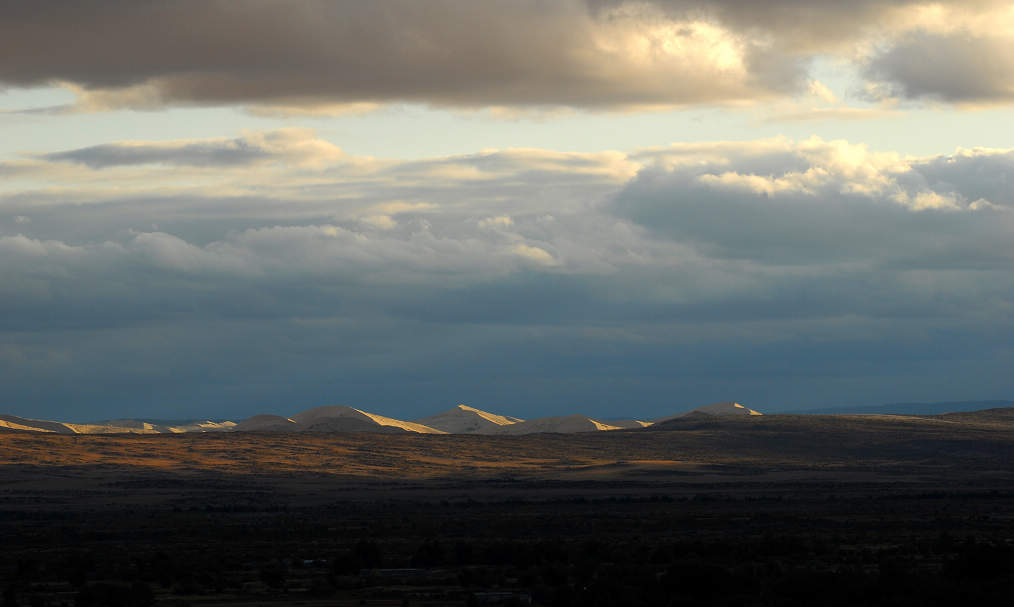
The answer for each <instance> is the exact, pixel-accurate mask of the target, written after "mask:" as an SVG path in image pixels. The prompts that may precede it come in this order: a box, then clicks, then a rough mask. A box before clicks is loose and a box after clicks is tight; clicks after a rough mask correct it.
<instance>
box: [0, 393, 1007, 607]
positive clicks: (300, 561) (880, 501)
mask: <svg viewBox="0 0 1014 607" xmlns="http://www.w3.org/2000/svg"><path fill="white" fill-rule="evenodd" d="M0 537H2V538H3V540H4V541H3V548H4V549H3V551H0V589H3V590H4V593H5V594H4V601H7V602H5V603H3V604H4V605H5V606H6V605H62V604H67V605H151V604H162V605H187V604H189V605H209V606H210V605H290V604H303V605H345V604H347V605H353V604H355V605H360V604H368V605H370V604H372V605H404V604H411V605H473V604H527V603H526V601H528V600H531V601H532V602H533V603H534V604H540V605H574V606H576V605H669V604H672V605H677V604H679V605H683V604H709V605H710V604H717V605H744V604H745V605H749V604H757V605H814V604H834V605H846V604H885V605H888V604H889V605H906V604H912V605H916V604H920V605H921V604H928V603H935V604H949V603H950V604H972V603H975V604H1005V603H1004V602H1003V601H1002V600H1001V599H1002V598H1009V596H1010V594H1011V593H1012V592H1014V573H1012V572H1014V416H1012V415H1011V410H1007V409H1005V410H994V411H988V412H979V413H962V414H955V415H947V416H933V417H885V416H848V417H846V416H842V417H837V416H836V417H830V416H779V415H772V416H764V417H754V418H735V419H734V418H728V419H720V418H701V417H696V418H683V419H680V420H674V421H673V422H669V423H666V424H664V425H660V426H656V427H653V428H651V429H646V430H631V431H612V432H594V433H586V434H578V435H533V436H517V437H514V436H467V435H436V436H433V435H426V436H421V435H415V434H384V435H378V434H364V433H346V434H325V433H321V434H316V433H309V434H305V433H304V434H254V433H223V434H217V433H216V434H211V433H209V434H184V435H76V436H75V435H51V434H29V433H18V432H5V433H3V434H0ZM489 593H499V594H489ZM930 599H932V600H930Z"/></svg>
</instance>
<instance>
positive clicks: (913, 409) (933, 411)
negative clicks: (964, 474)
mask: <svg viewBox="0 0 1014 607" xmlns="http://www.w3.org/2000/svg"><path fill="white" fill-rule="evenodd" d="M1002 407H1014V401H1010V400H963V401H948V402H934V403H891V404H886V405H869V406H867V405H862V406H857V407H824V408H820V409H805V410H802V411H789V412H787V413H792V414H797V415H857V414H881V415H940V414H943V413H956V412H959V411H982V410H984V409H995V408H1002Z"/></svg>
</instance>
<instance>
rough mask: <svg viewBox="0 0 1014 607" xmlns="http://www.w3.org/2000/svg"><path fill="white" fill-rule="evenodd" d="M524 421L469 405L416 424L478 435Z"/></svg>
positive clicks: (457, 407)
mask: <svg viewBox="0 0 1014 607" xmlns="http://www.w3.org/2000/svg"><path fill="white" fill-rule="evenodd" d="M523 421H525V420H523V419H521V418H519V417H510V416H507V415H497V414H496V413H490V412H488V411H482V410H480V409H476V408H474V407H469V406H468V405H458V406H456V407H454V408H452V409H448V410H447V411H443V412H442V413H437V414H436V415H431V416H429V417H423V418H421V419H417V420H415V422H414V423H417V424H422V425H424V426H428V427H430V428H436V429H437V430H443V431H444V432H447V433H450V434H477V433H481V432H485V431H491V430H496V429H499V428H501V427H503V426H510V425H512V424H517V423H519V422H523Z"/></svg>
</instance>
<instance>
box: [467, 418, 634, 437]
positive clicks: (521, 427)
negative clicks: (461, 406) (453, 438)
mask: <svg viewBox="0 0 1014 607" xmlns="http://www.w3.org/2000/svg"><path fill="white" fill-rule="evenodd" d="M620 429H621V428H620V427H619V426H613V425H610V424H606V423H603V422H600V421H598V420H595V419H592V418H590V417H588V416H586V415H580V414H574V415H565V416H558V417H540V418H538V419H530V420H528V421H523V422H518V423H516V424H511V425H508V426H501V427H499V428H496V429H493V430H488V431H486V432H484V434H513V435H517V434H540V433H555V434H573V433H577V432H595V431H597V430H620Z"/></svg>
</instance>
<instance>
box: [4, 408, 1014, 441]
mask: <svg viewBox="0 0 1014 607" xmlns="http://www.w3.org/2000/svg"><path fill="white" fill-rule="evenodd" d="M1012 406H1014V401H962V402H948V403H898V404H893V405H880V406H874V407H848V408H837V409H812V410H808V411H794V412H792V414H824V415H856V414H881V415H884V414H887V415H890V414H893V415H934V414H940V413H951V412H962V411H977V410H982V409H995V408H1001V407H1012ZM759 415H762V414H761V412H760V411H756V410H754V409H750V408H748V407H745V406H744V405H741V404H739V403H736V402H732V401H727V402H721V403H713V404H710V405H704V406H701V407H697V408H696V409H691V410H690V411H684V412H682V413H677V414H675V415H669V416H664V417H659V418H656V419H652V420H639V419H595V418H591V417H588V416H587V415H581V414H574V415H566V416H553V417H540V418H536V419H528V420H526V419H521V418H518V417H511V416H507V415H500V414H497V413H490V412H488V411H482V410H480V409H476V408H475V407H470V406H468V405H458V406H456V407H453V408H451V409H448V410H447V411H443V412H441V413H437V414H436V415H431V416H429V417H423V418H419V419H416V420H413V421H404V420H400V419H394V418H391V417H386V416H383V415H378V414H376V413H369V412H367V411H363V410H361V409H355V408H353V407H347V406H327V407H315V408H313V409H308V410H306V411H303V412H301V413H297V414H295V415H293V416H291V417H284V416H281V415H273V414H261V415H255V416H253V417H250V418H247V419H245V420H242V421H240V422H232V421H213V420H144V419H137V420H135V419H115V420H105V421H101V422H95V423H87V424H77V423H68V422H58V421H48V420H37V419H29V418H23V417H17V416H14V415H0V430H7V431H20V432H55V433H59V434H117V433H132V434H170V433H172V434H178V433H185V432H379V433H406V432H415V433H419V434H490V435H492V434H506V435H521V434H538V433H559V434H573V433H577V432H597V431H611V430H629V429H639V428H645V427H648V426H652V425H654V424H661V423H665V422H671V421H674V420H680V419H682V418H691V417H713V416H737V417H751V416H759Z"/></svg>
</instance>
